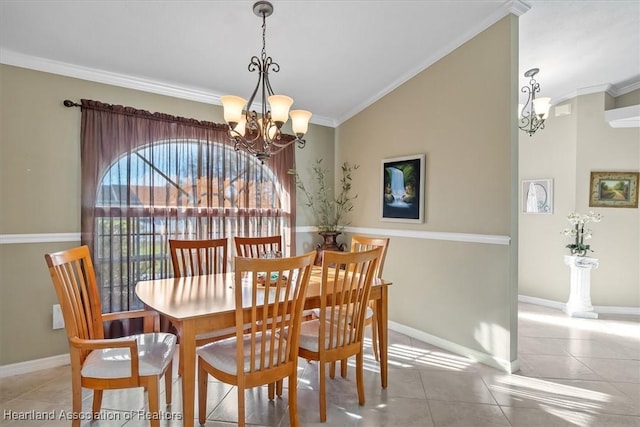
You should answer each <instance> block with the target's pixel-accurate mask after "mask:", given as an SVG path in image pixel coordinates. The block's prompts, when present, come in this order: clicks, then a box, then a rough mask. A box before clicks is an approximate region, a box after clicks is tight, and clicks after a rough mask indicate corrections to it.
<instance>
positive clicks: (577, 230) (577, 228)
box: [562, 211, 602, 256]
mask: <svg viewBox="0 0 640 427" xmlns="http://www.w3.org/2000/svg"><path fill="white" fill-rule="evenodd" d="M567 220H568V221H569V223H570V224H571V225H572V226H573V227H571V228H565V229H564V230H563V231H562V234H564V235H565V236H570V237H572V238H574V239H575V240H574V243H571V244H569V245H567V246H566V247H567V248H569V250H570V251H571V255H578V256H585V255H586V254H587V251H591V252H593V249H591V247H590V245H586V244H585V243H584V241H585V240H588V239H590V238H591V237H593V234H592V232H591V230H590V229H588V228H585V225H586V224H588V223H590V222H600V221H601V220H602V215H600V214H599V213H595V212H593V211H589V213H587V214H584V215H581V214H579V213H576V212H571V213H570V214H569V215H567Z"/></svg>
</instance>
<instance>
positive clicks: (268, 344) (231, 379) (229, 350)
mask: <svg viewBox="0 0 640 427" xmlns="http://www.w3.org/2000/svg"><path fill="white" fill-rule="evenodd" d="M314 258H315V252H313V253H308V254H306V255H301V256H298V257H291V258H273V259H255V258H236V260H235V302H236V310H235V318H236V335H235V337H233V338H230V339H226V340H223V341H217V342H213V343H211V344H207V345H205V346H203V347H200V348H198V350H197V354H198V406H199V413H198V416H199V418H198V419H199V421H200V424H204V422H205V420H206V415H207V383H208V375H212V376H213V377H215V378H216V379H218V380H219V381H222V382H224V383H227V384H231V385H235V386H236V387H237V391H238V425H239V426H244V425H245V390H246V389H248V388H252V387H257V386H260V385H264V384H267V385H269V398H270V399H272V398H273V397H274V396H273V385H274V384H276V383H278V384H282V380H283V379H285V378H288V380H289V386H288V390H289V421H290V424H291V426H297V425H298V411H297V373H298V337H299V328H300V322H301V318H302V317H301V316H302V308H303V307H304V301H305V297H306V292H307V286H308V284H309V277H310V273H311V267H312V265H313V260H314ZM247 323H248V324H250V325H251V327H250V328H248V330H247V329H246V328H245V327H244V326H243V324H247ZM283 331H287V334H288V335H287V336H286V339H285V333H283ZM281 390H282V389H281V387H280V388H279V392H278V394H279V395H280V393H281Z"/></svg>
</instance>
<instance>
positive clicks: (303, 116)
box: [289, 110, 311, 138]
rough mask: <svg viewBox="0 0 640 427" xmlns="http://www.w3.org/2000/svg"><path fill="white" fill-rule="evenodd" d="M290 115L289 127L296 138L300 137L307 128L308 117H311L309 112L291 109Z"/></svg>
mask: <svg viewBox="0 0 640 427" xmlns="http://www.w3.org/2000/svg"><path fill="white" fill-rule="evenodd" d="M289 114H290V115H291V128H292V129H293V133H295V134H296V135H297V136H298V138H302V137H303V136H304V134H305V133H307V130H308V129H309V119H311V113H310V112H309V111H306V110H292V111H291V112H290V113H289Z"/></svg>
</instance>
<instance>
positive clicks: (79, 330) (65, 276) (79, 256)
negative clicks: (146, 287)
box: [45, 246, 104, 358]
mask: <svg viewBox="0 0 640 427" xmlns="http://www.w3.org/2000/svg"><path fill="white" fill-rule="evenodd" d="M45 260H46V261H47V266H48V267H49V274H50V275H51V280H52V282H53V285H54V288H55V290H56V294H57V296H58V302H59V303H60V307H61V309H62V315H63V318H64V323H65V329H66V331H67V336H68V337H69V338H81V339H102V338H104V328H103V323H102V305H101V303H100V294H99V292H98V285H97V282H96V277H95V271H94V269H93V263H92V262H91V255H90V253H89V248H88V247H87V246H80V247H77V248H72V249H69V250H66V251H60V252H55V253H51V254H46V255H45ZM85 354H86V352H85ZM83 358H84V356H83Z"/></svg>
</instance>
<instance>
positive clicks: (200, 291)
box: [136, 266, 391, 321]
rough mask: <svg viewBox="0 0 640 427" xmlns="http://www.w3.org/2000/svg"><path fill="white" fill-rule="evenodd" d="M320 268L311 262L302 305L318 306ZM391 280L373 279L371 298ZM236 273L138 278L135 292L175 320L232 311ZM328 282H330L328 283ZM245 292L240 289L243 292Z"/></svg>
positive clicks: (246, 284) (246, 303) (247, 299)
mask: <svg viewBox="0 0 640 427" xmlns="http://www.w3.org/2000/svg"><path fill="white" fill-rule="evenodd" d="M321 282H322V268H321V267H319V266H314V267H313V268H312V270H311V277H310V279H309V285H308V287H307V293H306V302H305V308H315V307H318V306H319V298H320V291H321V288H320V284H321ZM390 284H391V283H390V282H388V281H385V280H383V279H377V278H376V279H374V282H373V284H372V287H371V292H372V294H373V295H372V299H374V298H375V296H376V295H375V294H376V293H378V292H379V289H376V288H380V287H381V286H388V285H390ZM235 286H236V284H235V273H220V274H211V275H203V276H189V277H181V278H167V279H154V280H146V281H140V282H138V284H137V285H136V295H137V296H138V298H140V300H141V301H142V302H143V303H144V304H145V305H147V306H149V307H151V308H153V309H154V310H156V311H158V312H160V313H162V314H164V315H165V316H167V317H168V318H170V319H172V320H176V321H184V320H187V319H192V318H197V317H203V316H209V315H211V314H213V313H219V314H222V313H226V312H233V311H235V307H236V303H235ZM329 286H331V285H330V284H329ZM245 287H246V289H247V292H246V294H247V295H246V297H245V298H246V299H245V298H243V299H245V304H243V305H246V306H247V307H248V306H250V305H251V297H250V294H249V292H248V290H249V289H250V287H251V284H250V283H243V288H245ZM328 291H331V289H329V290H328ZM244 293H245V292H243V294H244Z"/></svg>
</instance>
